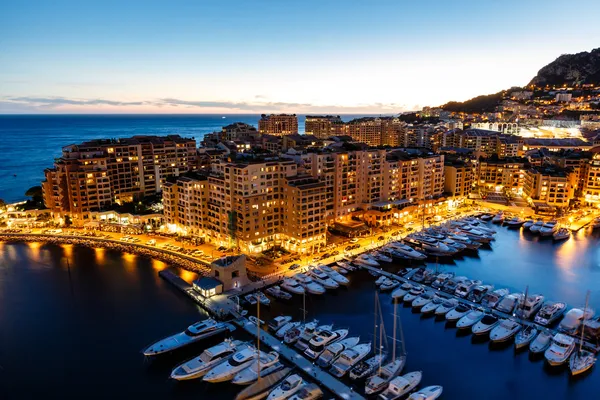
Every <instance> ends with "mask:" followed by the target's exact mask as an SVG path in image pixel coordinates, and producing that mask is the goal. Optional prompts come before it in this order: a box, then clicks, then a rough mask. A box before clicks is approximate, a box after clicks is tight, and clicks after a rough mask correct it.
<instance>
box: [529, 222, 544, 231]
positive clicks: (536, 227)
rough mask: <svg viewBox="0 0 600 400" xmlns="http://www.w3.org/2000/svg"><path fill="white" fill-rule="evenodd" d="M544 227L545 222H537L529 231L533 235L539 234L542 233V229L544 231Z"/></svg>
mask: <svg viewBox="0 0 600 400" xmlns="http://www.w3.org/2000/svg"><path fill="white" fill-rule="evenodd" d="M542 226H544V221H542V220H537V221H536V222H535V224H533V225H531V226H530V227H529V231H530V232H532V233H539V232H540V229H542Z"/></svg>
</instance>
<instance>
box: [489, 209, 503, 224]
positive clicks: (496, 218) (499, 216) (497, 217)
mask: <svg viewBox="0 0 600 400" xmlns="http://www.w3.org/2000/svg"><path fill="white" fill-rule="evenodd" d="M503 221H504V213H503V212H499V213H498V214H496V215H495V216H494V218H492V223H494V224H501V223H502V222H503Z"/></svg>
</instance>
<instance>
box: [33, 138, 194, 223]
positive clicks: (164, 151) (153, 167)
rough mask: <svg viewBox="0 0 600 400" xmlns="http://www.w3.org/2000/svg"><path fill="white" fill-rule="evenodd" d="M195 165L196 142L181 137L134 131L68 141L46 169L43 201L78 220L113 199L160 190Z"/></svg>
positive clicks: (55, 211) (58, 213)
mask: <svg viewBox="0 0 600 400" xmlns="http://www.w3.org/2000/svg"><path fill="white" fill-rule="evenodd" d="M195 167H196V142H195V140H194V139H185V138H182V137H180V136H176V135H172V136H165V137H159V136H134V137H132V138H126V139H110V140H106V139H101V140H92V141H89V142H85V143H82V144H74V145H70V146H65V147H63V149H62V156H61V157H60V158H58V159H57V160H56V161H55V163H54V167H53V168H49V169H46V170H45V171H44V175H45V180H44V181H43V182H42V189H43V193H44V203H45V204H46V207H48V208H49V209H50V210H51V212H52V213H53V215H55V216H56V217H63V216H67V215H68V216H70V217H72V218H73V219H74V222H78V221H81V220H85V219H88V218H89V213H90V212H93V211H101V210H102V209H103V208H105V207H107V206H110V205H111V204H113V203H123V202H130V201H133V200H134V199H137V198H140V197H143V196H144V195H152V194H155V193H158V192H160V191H161V190H162V185H163V184H164V183H165V182H166V179H167V178H168V177H170V176H178V175H180V174H182V173H184V172H186V171H188V170H190V169H193V168H195Z"/></svg>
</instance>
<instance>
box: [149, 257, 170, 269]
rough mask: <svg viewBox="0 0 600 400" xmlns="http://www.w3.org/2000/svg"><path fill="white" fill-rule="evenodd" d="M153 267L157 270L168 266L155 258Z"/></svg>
mask: <svg viewBox="0 0 600 400" xmlns="http://www.w3.org/2000/svg"><path fill="white" fill-rule="evenodd" d="M152 268H154V270H155V271H157V272H158V271H162V270H163V269H165V268H167V264H166V263H164V262H162V261H160V260H157V259H155V258H153V259H152Z"/></svg>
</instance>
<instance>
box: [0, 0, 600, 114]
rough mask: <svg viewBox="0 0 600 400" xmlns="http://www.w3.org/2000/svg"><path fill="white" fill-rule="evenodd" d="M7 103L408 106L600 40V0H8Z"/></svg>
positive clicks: (4, 42) (83, 108)
mask: <svg viewBox="0 0 600 400" xmlns="http://www.w3.org/2000/svg"><path fill="white" fill-rule="evenodd" d="M0 10H1V11H0V113H2V114H12V113H44V114H48V113H195V114H199V113H246V114H248V113H263V112H296V113H300V114H302V113H320V112H333V113H338V114H344V113H349V114H352V113H354V114H355V113H386V114H391V113H398V112H402V111H410V110H418V109H420V108H421V107H423V106H426V105H430V106H437V105H441V104H443V103H445V102H447V101H450V100H466V99H469V98H471V97H474V96H477V95H481V94H489V93H495V92H498V91H500V90H502V89H507V88H509V87H512V86H523V85H526V84H527V83H528V82H529V80H530V79H531V78H532V77H533V76H535V74H536V72H537V71H538V70H539V69H540V68H541V67H543V66H544V65H546V64H547V63H549V62H551V61H552V60H554V59H555V58H556V57H558V56H559V55H561V54H565V53H576V52H580V51H589V50H591V49H593V48H595V47H599V46H600V24H598V21H597V17H598V15H600V2H599V1H597V0H595V1H570V2H567V3H565V2H564V1H555V0H543V1H538V0H529V1H528V0H519V1H513V0H505V1H495V0H459V1H448V0H445V1H437V0H429V1H426V2H423V1H407V0H393V1H377V0H370V1H354V0H345V1H327V0H321V1H302V2H298V1H292V0H277V1H260V0H257V1H248V0H236V1H233V0H231V1H229V0H220V1H203V0H193V1H183V0H181V1H180V0H169V1H153V0H145V1H138V0H127V1H123V0H120V1H112V0H102V1H99V0H98V1H91V0H77V1H63V0H52V1H50V0H39V1H29V0H14V1H12V0H0Z"/></svg>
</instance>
